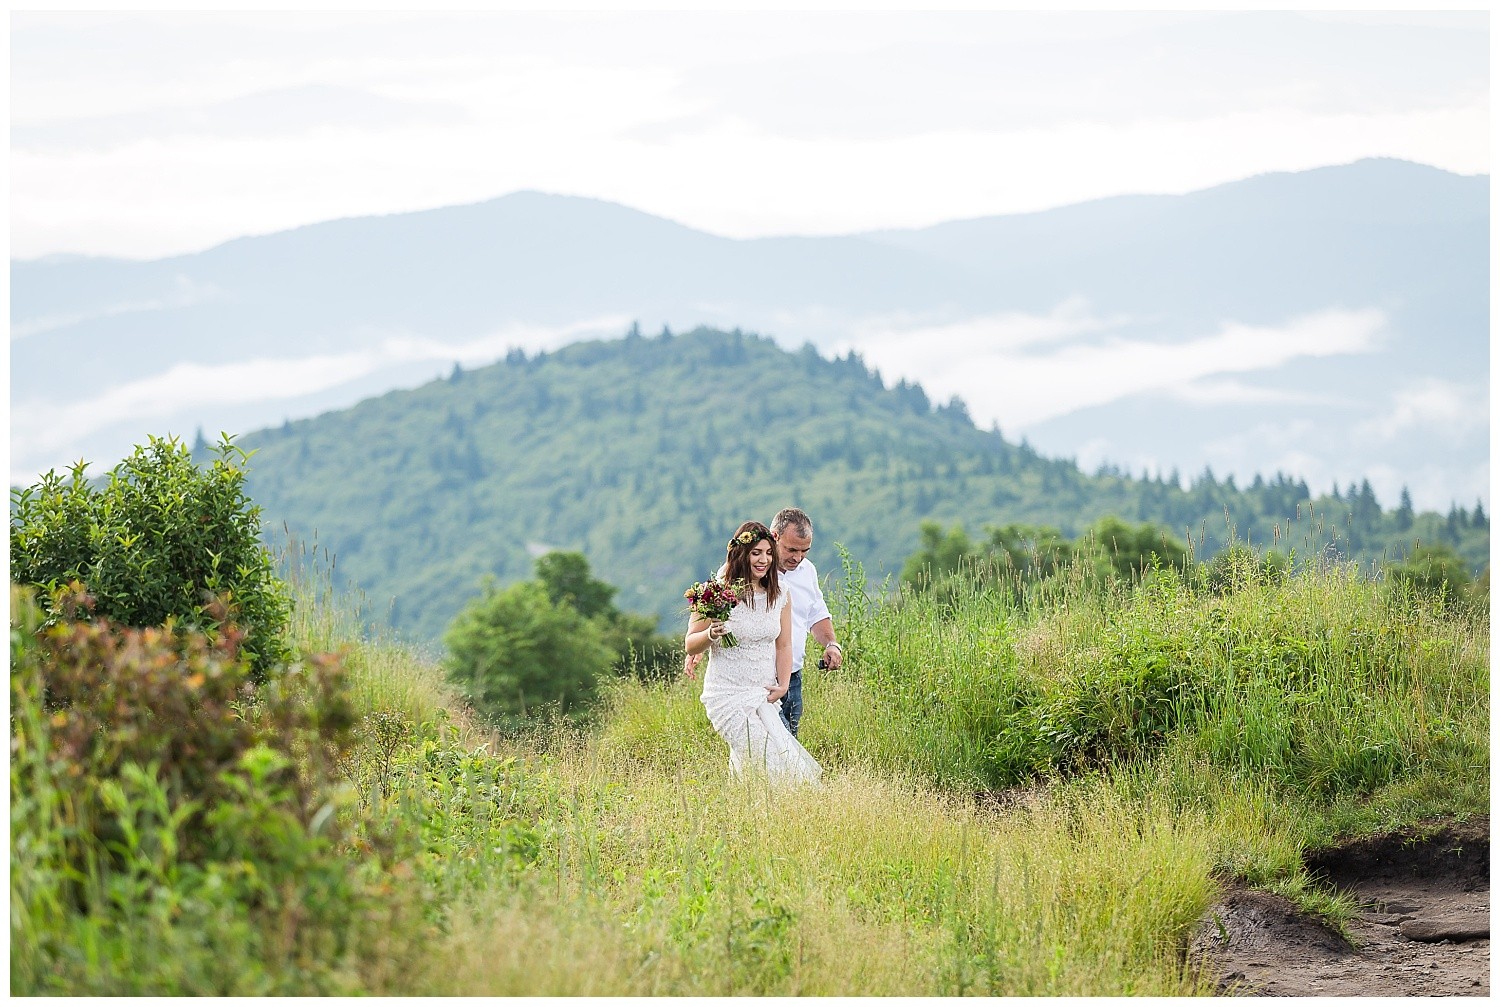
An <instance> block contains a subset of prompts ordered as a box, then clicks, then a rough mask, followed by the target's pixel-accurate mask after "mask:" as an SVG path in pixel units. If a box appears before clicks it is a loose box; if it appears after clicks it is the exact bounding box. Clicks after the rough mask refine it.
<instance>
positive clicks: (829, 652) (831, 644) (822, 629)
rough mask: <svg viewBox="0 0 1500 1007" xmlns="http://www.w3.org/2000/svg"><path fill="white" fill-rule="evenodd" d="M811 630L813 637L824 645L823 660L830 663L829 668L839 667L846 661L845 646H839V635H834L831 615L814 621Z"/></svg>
mask: <svg viewBox="0 0 1500 1007" xmlns="http://www.w3.org/2000/svg"><path fill="white" fill-rule="evenodd" d="M810 631H811V633H812V636H813V639H814V640H816V641H818V643H820V644H821V645H822V647H823V660H824V661H826V662H827V663H828V667H829V668H837V667H838V666H839V665H841V664H843V663H844V648H842V647H840V646H839V640H838V637H837V636H835V635H834V632H833V618H832V617H831V616H830V617H829V618H827V619H822V620H819V621H818V622H815V623H813V624H812V627H811V630H810Z"/></svg>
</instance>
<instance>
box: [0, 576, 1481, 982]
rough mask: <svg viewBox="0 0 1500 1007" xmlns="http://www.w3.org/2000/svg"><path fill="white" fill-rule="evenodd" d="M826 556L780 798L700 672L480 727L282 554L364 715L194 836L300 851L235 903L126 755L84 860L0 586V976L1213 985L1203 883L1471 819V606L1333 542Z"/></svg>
mask: <svg viewBox="0 0 1500 1007" xmlns="http://www.w3.org/2000/svg"><path fill="white" fill-rule="evenodd" d="M847 572H848V576H847V577H846V583H848V584H850V585H852V586H851V587H849V588H847V589H844V590H842V592H841V596H840V597H836V598H833V599H830V600H831V603H832V604H833V605H834V608H835V619H836V623H837V625H838V626H839V630H840V636H841V639H842V640H843V641H844V642H845V644H846V646H847V653H848V662H847V664H846V666H845V667H844V668H843V669H841V670H840V671H838V672H819V671H816V670H810V671H809V672H808V674H807V675H806V683H805V699H806V715H805V717H804V720H803V728H802V740H803V742H804V744H805V745H806V746H807V748H808V749H809V750H810V751H811V752H812V753H813V755H814V756H815V757H816V758H818V759H819V761H820V762H821V763H822V765H823V767H824V770H825V776H824V779H823V782H822V784H821V785H820V786H817V787H793V788H785V789H773V788H771V787H769V786H768V785H767V783H766V781H764V780H763V779H758V778H755V777H750V778H747V779H745V780H742V781H741V780H735V779H733V778H732V777H731V776H730V775H729V772H728V760H727V753H726V752H725V751H724V747H723V744H722V743H721V742H720V741H719V740H718V738H717V737H716V736H715V735H714V733H713V731H712V729H711V728H710V727H709V725H708V722H707V719H706V717H705V716H704V714H703V711H702V707H701V706H700V704H699V702H698V698H697V692H698V688H699V687H700V685H701V682H700V681H694V680H687V679H680V680H677V681H674V682H670V683H667V684H657V685H646V684H642V683H640V682H637V681H635V680H632V679H621V680H619V681H615V682H612V683H610V686H609V688H608V689H607V690H606V693H605V698H604V700H603V702H602V703H601V704H600V705H599V706H598V707H597V708H596V709H595V710H594V711H593V712H592V713H591V714H590V716H589V717H588V718H587V719H586V720H583V721H561V720H554V721H551V722H545V721H543V722H538V723H537V724H536V725H535V726H534V728H533V729H532V730H530V731H529V732H528V733H525V734H523V735H509V736H500V735H496V734H494V733H493V732H491V731H489V730H487V729H486V728H485V727H484V726H483V725H482V724H480V723H478V722H477V721H476V720H475V719H474V718H473V717H472V716H471V715H469V714H468V713H467V712H466V711H465V710H464V709H463V707H462V705H461V704H460V703H459V701H458V700H457V699H456V698H455V697H454V695H453V694H452V693H451V691H450V690H449V687H448V686H447V685H446V684H445V682H444V678H443V673H442V670H441V668H440V666H439V664H438V663H437V660H436V658H435V657H434V656H431V655H423V654H421V653H418V652H416V651H413V650H411V649H409V648H406V647H403V646H402V645H400V644H397V643H392V642H390V641H385V640H381V639H377V638H372V637H370V636H369V635H368V634H366V633H365V632H364V631H363V630H361V629H360V620H359V619H358V618H357V616H356V614H355V612H354V610H353V608H352V607H351V606H350V603H349V602H348V601H347V600H346V599H340V598H335V597H333V596H332V595H331V593H330V592H329V591H328V590H327V587H326V581H322V582H320V581H319V580H318V578H316V577H312V578H307V579H305V580H302V581H300V582H297V583H295V584H294V595H295V597H294V603H293V607H292V611H293V627H292V633H291V635H292V637H293V640H294V642H295V645H296V647H297V649H298V651H299V653H302V654H304V655H307V654H312V653H314V652H320V651H335V652H339V653H341V654H342V655H343V660H342V666H343V668H344V669H345V680H344V682H345V688H346V690H347V693H348V696H349V698H350V701H351V702H352V705H353V712H354V716H355V726H354V728H353V738H354V739H355V740H354V743H353V744H352V745H350V746H348V747H346V748H345V749H343V750H342V751H341V752H340V754H339V756H338V760H337V767H336V768H337V773H336V779H334V780H332V781H331V782H330V786H329V788H328V791H327V792H328V794H330V795H332V796H331V797H329V799H328V801H329V803H328V805H327V806H328V807H329V808H331V809H333V810H332V813H331V816H330V815H325V816H324V818H323V821H322V822H321V823H320V828H321V829H322V830H323V831H321V832H320V833H319V834H318V836H317V837H316V843H317V844H319V845H316V846H315V847H314V846H309V845H306V844H305V843H304V842H303V839H302V838H301V833H298V834H297V836H295V837H292V838H286V839H285V842H286V843H287V844H290V845H287V846H286V850H291V851H292V852H291V853H286V852H281V853H276V852H275V851H276V850H281V849H282V848H281V847H276V848H275V850H273V853H275V856H276V857H280V858H281V859H280V860H275V859H274V858H272V860H267V859H266V858H267V857H268V856H270V855H268V854H266V853H265V851H264V850H260V851H258V852H257V851H251V850H238V851H237V852H236V851H231V852H232V854H233V855H232V856H228V857H227V859H223V860H222V861H214V862H213V863H214V864H218V863H220V862H222V863H226V864H230V865H231V866H232V865H234V864H241V865H248V866H242V867H241V868H239V871H240V874H243V873H244V872H245V871H251V872H254V871H257V870H263V871H266V872H269V871H270V870H271V868H269V867H265V868H262V867H257V866H256V865H257V864H261V863H262V862H266V863H270V862H273V861H274V862H275V863H281V862H282V861H286V863H287V864H290V866H288V867H286V869H285V870H284V871H283V873H282V874H280V875H276V876H275V878H276V880H275V883H274V884H268V885H266V886H264V888H265V890H264V891H262V890H261V889H253V891H255V892H257V893H259V894H257V895H256V896H255V897H254V898H247V897H245V896H243V895H237V894H235V893H236V892H242V891H244V890H247V889H243V888H241V889H236V888H234V886H233V885H231V884H230V883H229V882H228V881H227V880H225V879H228V878H233V877H238V876H239V875H237V874H235V873H234V871H233V870H230V869H229V868H224V869H223V870H220V868H218V867H214V868H213V869H212V870H206V869H202V870H200V869H196V868H195V869H194V870H195V871H196V873H194V871H190V870H187V869H186V868H184V867H182V866H181V865H179V864H177V863H176V861H175V860H174V857H175V856H176V854H175V853H174V850H175V849H176V848H177V845H179V844H180V843H181V842H183V841H184V840H183V839H182V837H180V836H178V835H177V833H176V831H175V830H176V829H177V828H178V826H177V825H174V824H173V822H172V821H170V820H169V819H170V815H167V814H165V813H163V814H156V815H155V816H154V817H153V813H152V812H151V811H150V801H149V797H150V794H151V793H152V792H153V791H152V783H151V778H150V777H151V770H149V769H147V770H145V771H143V772H142V773H141V774H138V775H140V777H141V778H140V779H139V780H138V781H137V784H138V785H132V786H135V789H132V787H131V786H125V787H124V788H123V789H121V790H120V792H119V793H118V794H117V795H116V797H115V799H114V803H109V802H105V804H104V805H103V806H104V807H106V808H107V809H113V810H112V811H110V813H111V814H113V815H114V816H115V818H114V819H113V821H114V822H115V824H116V825H117V826H118V824H119V823H120V822H127V823H134V824H133V825H132V826H131V828H127V829H125V830H124V833H125V835H126V839H127V841H125V842H123V844H122V843H120V842H117V843H116V846H115V847H111V848H110V849H111V850H114V856H113V859H111V857H110V856H107V855H105V854H106V853H107V852H108V851H102V850H101V851H99V856H97V857H95V858H94V860H93V861H91V863H92V864H93V867H92V868H91V869H90V870H89V871H87V872H85V874H87V877H78V876H69V875H68V872H67V871H66V870H64V867H63V863H62V860H61V859H60V858H59V855H58V854H57V850H58V849H60V848H61V845H62V844H64V843H65V842H67V841H73V840H69V839H67V837H68V836H70V835H72V836H74V838H75V839H76V833H77V832H78V830H80V829H85V830H87V827H88V824H89V823H86V822H80V821H79V820H78V818H77V816H76V815H75V814H74V813H73V811H71V810H70V797H69V781H68V780H67V779H66V778H63V776H61V775H60V773H59V771H58V770H57V768H56V766H55V765H53V764H52V763H49V762H48V760H47V759H46V758H44V757H43V756H42V755H41V754H40V753H42V752H43V751H44V750H45V749H46V747H47V743H48V732H49V730H52V729H53V728H52V726H51V725H52V724H53V721H52V720H51V719H49V717H48V716H47V714H46V711H45V710H44V709H43V707H42V705H41V699H40V698H39V697H38V696H37V695H36V694H35V693H34V691H31V692H29V691H27V689H26V688H21V687H18V686H17V684H16V682H17V680H18V677H19V678H21V679H24V678H25V676H24V675H18V673H17V671H16V670H15V669H16V667H17V665H16V663H15V662H16V661H17V658H16V654H17V653H18V651H19V652H20V653H22V655H23V656H22V667H23V669H24V666H25V658H24V655H25V652H26V647H27V646H28V645H27V644H26V643H25V641H24V640H21V639H20V638H19V637H18V636H17V633H18V632H19V631H20V630H24V628H25V627H24V626H23V627H20V629H19V630H18V627H17V624H16V621H15V620H16V616H14V615H13V628H12V655H13V656H12V661H13V672H12V680H13V684H12V689H13V692H12V704H13V743H12V795H13V796H12V846H11V906H12V916H11V919H12V924H11V984H12V985H11V989H12V992H13V993H18V994H21V993H72V994H111V993H222V994H256V993H292V992H313V993H318V992H323V993H368V994H409V995H417V994H433V995H457V994H485V995H573V994H586V995H684V996H685V995H729V994H758V995H801V994H815V995H932V996H940V995H961V994H976V995H1136V994H1140V995H1193V994H1204V993H1208V992H1211V991H1212V985H1211V982H1210V981H1209V979H1208V978H1207V977H1201V976H1199V975H1198V974H1197V972H1196V970H1195V968H1194V963H1193V962H1192V961H1191V960H1189V958H1188V957H1187V954H1186V948H1187V945H1188V942H1189V938H1190V935H1191V933H1192V931H1193V929H1194V928H1195V926H1196V925H1197V923H1198V921H1199V919H1200V918H1201V917H1202V916H1203V914H1204V912H1205V910H1206V909H1207V908H1208V906H1209V905H1210V904H1211V903H1212V902H1213V901H1214V899H1215V898H1216V896H1217V895H1218V893H1219V892H1220V891H1221V890H1222V889H1223V888H1224V886H1226V885H1228V884H1230V883H1244V884H1250V885H1253V886H1258V887H1262V888H1266V889H1269V890H1273V891H1277V892H1280V893H1283V894H1286V895H1287V896H1289V897H1291V898H1293V899H1294V900H1296V901H1298V902H1299V903H1300V904H1302V905H1303V906H1305V907H1307V908H1309V909H1311V910H1314V911H1317V912H1320V913H1323V914H1324V915H1326V916H1327V917H1328V918H1329V919H1330V920H1332V921H1333V922H1335V923H1337V922H1338V921H1339V920H1340V919H1343V918H1347V914H1348V913H1349V912H1350V911H1351V907H1350V906H1348V905H1346V904H1344V903H1341V902H1340V900H1339V899H1337V898H1334V897H1332V896H1331V895H1330V894H1329V893H1328V892H1326V891H1324V890H1322V889H1320V888H1319V887H1318V885H1317V884H1316V883H1315V882H1314V880H1313V879H1310V878H1309V877H1307V875H1306V874H1305V873H1304V871H1303V869H1302V855H1303V853H1304V852H1305V851H1307V850H1309V849H1314V848H1318V847H1321V846H1326V845H1328V844H1331V843H1333V842H1335V841H1337V840H1340V839H1343V838H1346V837H1351V836H1355V835H1361V834H1367V833H1371V832H1377V831H1382V830H1384V829H1388V828H1392V827H1396V826H1400V825H1406V824H1410V823H1414V822H1422V821H1428V820H1432V819H1435V818H1437V817H1440V816H1468V815H1473V814H1481V813H1486V812H1487V810H1488V794H1489V754H1488V753H1489V616H1488V609H1487V606H1485V607H1477V606H1457V607H1455V606H1451V605H1449V606H1444V605H1440V604H1434V603H1431V602H1429V601H1424V600H1423V599H1421V598H1419V597H1411V596H1403V595H1401V594H1400V593H1399V592H1397V591H1394V590H1393V589H1391V588H1390V587H1389V586H1387V585H1384V584H1380V583H1372V582H1370V581H1368V580H1365V579H1362V578H1360V577H1358V576H1356V575H1355V573H1354V572H1353V571H1351V570H1349V569H1345V568H1341V567H1336V566H1334V567H1317V568H1308V569H1305V570H1303V571H1301V572H1299V573H1298V574H1297V575H1295V576H1290V577H1287V578H1284V579H1266V578H1255V577H1250V576H1247V577H1245V578H1243V580H1242V581H1241V582H1239V583H1235V584H1232V585H1230V586H1228V587H1226V588H1222V589H1221V590H1219V591H1210V590H1208V589H1207V588H1205V587H1203V586H1202V585H1199V584H1197V583H1188V582H1184V581H1183V580H1182V579H1181V578H1179V577H1178V576H1177V575H1175V574H1173V573H1172V572H1171V571H1165V572H1161V573H1158V574H1155V575H1153V576H1150V577H1148V578H1147V579H1146V581H1145V583H1143V584H1140V585H1138V586H1135V587H1128V586H1115V587H1112V588H1106V589H1097V588H1090V587H1088V586H1087V585H1085V584H1083V583H1082V582H1081V581H1080V582H1077V583H1074V584H1073V585H1071V586H1070V585H1068V584H1066V583H1064V584H1063V586H1062V587H1061V588H1059V589H1056V590H1053V591H1050V592H1046V593H1044V594H1033V595H1030V596H1027V595H1025V594H1024V593H1023V594H1019V595H1018V593H1017V592H1013V591H995V590H983V589H979V588H975V589H973V590H972V591H969V592H967V593H966V592H956V593H955V592H947V593H945V594H942V595H941V596H939V595H937V594H936V593H932V594H927V595H923V594H916V593H911V592H906V593H903V594H901V595H900V596H898V597H894V598H886V599H884V600H873V596H874V595H875V594H878V592H870V593H869V594H867V593H866V592H864V591H862V590H860V589H859V586H860V585H861V584H862V583H863V577H862V575H861V574H860V572H859V570H858V568H857V567H854V568H851V569H849V570H848V571H847ZM21 609H22V611H23V615H24V605H23V606H21ZM15 611H17V606H16V605H13V612H15ZM16 725H21V726H20V727H18V726H16ZM246 800H247V801H248V800H249V798H248V797H247V798H246ZM266 814H269V812H266ZM314 820H316V818H314ZM207 821H208V822H209V825H210V827H214V823H215V822H217V821H218V820H217V819H215V818H213V817H212V816H210V818H209V819H207ZM94 824H95V825H96V826H97V824H98V823H94ZM231 824H232V823H231ZM284 824H285V826H286V828H288V829H291V830H292V831H293V832H295V831H296V830H295V826H294V823H292V820H291V819H290V818H288V819H286V822H285V823H284ZM148 825H149V828H146V826H148ZM132 829H134V833H132ZM69 830H72V831H71V832H70V831H69ZM152 830H154V831H152ZM309 830H310V827H309ZM96 831H97V829H96ZM106 831H108V830H106ZM119 831H120V830H119V829H118V828H117V829H116V830H115V832H116V833H118V832H119ZM132 834H136V835H137V839H135V840H134V841H133V845H132V841H129V836H130V835H132ZM278 834H280V833H278ZM140 835H150V836H155V837H156V838H155V839H150V840H149V841H148V840H146V839H140V838H139V836H140ZM293 839H295V840H296V841H295V843H294V842H293ZM307 842H312V840H307ZM299 844H300V845H299ZM120 850H126V851H127V852H128V855H125V854H121V853H120ZM293 854H295V856H293ZM235 857H238V858H239V859H238V860H236V859H235ZM257 857H259V858H260V859H257ZM297 858H301V859H297ZM309 865H311V866H315V867H317V868H318V870H320V871H324V872H328V876H329V877H332V878H335V881H329V882H328V883H327V884H324V885H323V886H322V887H315V886H314V885H313V883H312V882H311V881H309V880H308V879H309V877H311V876H312V875H313V874H314V873H315V872H312V871H311V869H310V866H309ZM215 872H217V873H218V874H219V875H221V877H220V879H219V881H218V882H215V883H213V884H210V883H209V882H210V881H211V880H212V878H211V877H209V875H214V874H215ZM77 873H78V872H77V871H76V870H74V872H73V874H74V875H77ZM319 876H321V875H319ZM266 877H268V878H270V877H271V874H270V873H267V874H266ZM80 886H82V889H84V890H92V891H93V892H94V894H93V896H91V897H88V898H81V897H80V895H79V894H78V893H79V891H80ZM89 886H93V888H92V889H90V887H89ZM81 905H86V906H87V907H88V908H87V910H86V911H85V910H83V909H80V908H79V906H81ZM247 906H248V908H247Z"/></svg>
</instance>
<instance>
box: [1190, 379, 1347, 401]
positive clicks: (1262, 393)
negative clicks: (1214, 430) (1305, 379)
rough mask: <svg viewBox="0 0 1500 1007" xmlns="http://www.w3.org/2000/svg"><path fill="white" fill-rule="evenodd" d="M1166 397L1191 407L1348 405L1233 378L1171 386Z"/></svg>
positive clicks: (1326, 397)
mask: <svg viewBox="0 0 1500 1007" xmlns="http://www.w3.org/2000/svg"><path fill="white" fill-rule="evenodd" d="M1166 394H1167V395H1168V396H1170V397H1171V398H1174V399H1176V400H1177V401H1179V402H1184V403H1187V404H1188V405H1194V406H1221V405H1268V406H1269V405H1350V404H1352V403H1351V401H1350V400H1349V399H1346V398H1340V397H1337V396H1333V395H1316V394H1313V393H1311V392H1297V391H1292V390H1290V389H1285V388H1263V387H1261V386H1258V385H1252V384H1250V383H1248V382H1245V381H1237V380H1233V379H1228V380H1223V379H1218V380H1216V379H1205V380H1202V381H1194V382H1192V383H1191V384H1186V385H1174V386H1172V387H1171V388H1169V389H1167V390H1166Z"/></svg>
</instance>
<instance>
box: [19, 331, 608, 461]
mask: <svg viewBox="0 0 1500 1007" xmlns="http://www.w3.org/2000/svg"><path fill="white" fill-rule="evenodd" d="M628 325H629V320H628V319H624V318H596V319H589V320H587V321H583V322H578V323H575V324H573V325H568V326H562V327H555V328H545V327H541V326H514V327H510V328H506V329H504V330H502V331H499V332H495V333H492V334H491V335H488V336H485V337H483V338H481V339H476V340H472V341H469V342H465V343H445V342H442V341H440V340H436V339H431V338H426V337H421V336H411V335H392V336H389V337H387V338H386V339H384V340H383V341H381V342H380V343H379V344H378V345H376V346H375V347H374V348H373V349H371V350H368V351H360V352H355V353H341V354H320V355H316V356H309V357H295V358H285V359H252V360H240V361H235V362H233V363H227V364H199V363H179V364H174V365H173V366H171V367H169V368H168V369H167V370H165V371H162V372H161V373H159V374H154V375H152V376H151V377H148V378H142V379H140V380H138V381H132V382H129V383H127V384H122V385H117V386H116V387H114V388H111V389H109V390H107V391H105V392H104V393H103V394H101V395H99V396H97V397H95V398H93V399H90V400H86V401H83V402H71V403H65V404H64V403H56V402H52V401H48V400H40V401H37V400H34V401H26V400H25V399H24V398H23V397H20V398H18V399H17V401H15V402H14V403H13V406H12V410H11V473H10V478H11V482H12V483H13V484H18V483H25V482H30V481H31V480H32V479H34V478H35V476H36V475H37V474H38V473H39V472H43V471H46V470H47V469H48V468H52V467H55V465H56V464H57V460H58V459H59V458H77V457H79V456H80V455H82V454H87V453H88V452H86V451H85V450H84V445H86V444H88V443H89V442H90V438H92V437H94V435H96V434H99V433H100V432H102V431H108V430H111V429H112V428H120V427H126V428H128V429H133V430H134V431H135V433H134V434H133V440H127V441H124V442H122V443H120V444H119V445H117V446H116V450H115V453H113V454H111V455H107V457H108V458H109V460H110V461H111V462H112V461H113V459H114V458H117V457H120V456H123V455H124V454H125V453H127V452H128V451H129V450H130V446H131V444H132V443H134V442H144V440H145V435H146V434H147V433H155V432H157V431H158V424H159V421H161V420H163V419H165V418H167V417H173V416H180V415H182V414H184V413H186V412H190V411H201V412H202V413H203V414H204V415H205V416H206V417H207V416H211V415H212V414H213V413H214V411H215V410H218V409H223V408H226V407H231V406H237V405H246V404H258V403H264V404H265V409H264V413H265V419H264V420H262V421H261V423H260V424H259V425H261V426H266V425H270V424H272V423H275V422H279V420H280V419H281V418H282V417H281V415H280V414H278V413H276V409H277V408H278V403H283V402H291V401H294V400H298V399H302V398H304V397H306V396H309V395H313V394H315V393H319V392H327V391H330V390H332V389H337V388H340V387H342V386H345V385H350V384H352V383H354V382H357V381H359V380H360V379H362V378H366V377H369V376H371V375H374V374H377V373H379V372H382V371H390V370H393V369H399V370H400V372H401V375H400V377H399V378H394V379H393V382H392V386H393V387H399V386H404V387H414V386H416V385H419V384H422V383H423V382H426V381H430V380H431V379H433V378H435V377H438V376H440V375H443V374H446V373H447V372H448V371H449V370H450V369H451V368H452V366H453V364H454V363H455V362H456V363H460V364H463V365H464V366H480V365H484V364H489V363H493V362H494V361H495V360H496V359H497V358H499V357H501V356H503V355H504V354H505V353H506V352H507V351H508V350H510V349H512V348H521V349H524V350H527V351H530V352H536V351H539V350H553V349H557V348H558V347H560V346H564V345H566V344H568V343H571V342H575V341H577V340H579V339H585V338H590V337H595V336H599V335H604V334H610V335H613V334H617V333H619V332H620V331H621V330H623V329H624V328H625V327H626V326H628ZM204 425H205V426H208V425H209V424H208V423H205V424H204ZM91 460H94V459H93V458H91Z"/></svg>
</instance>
